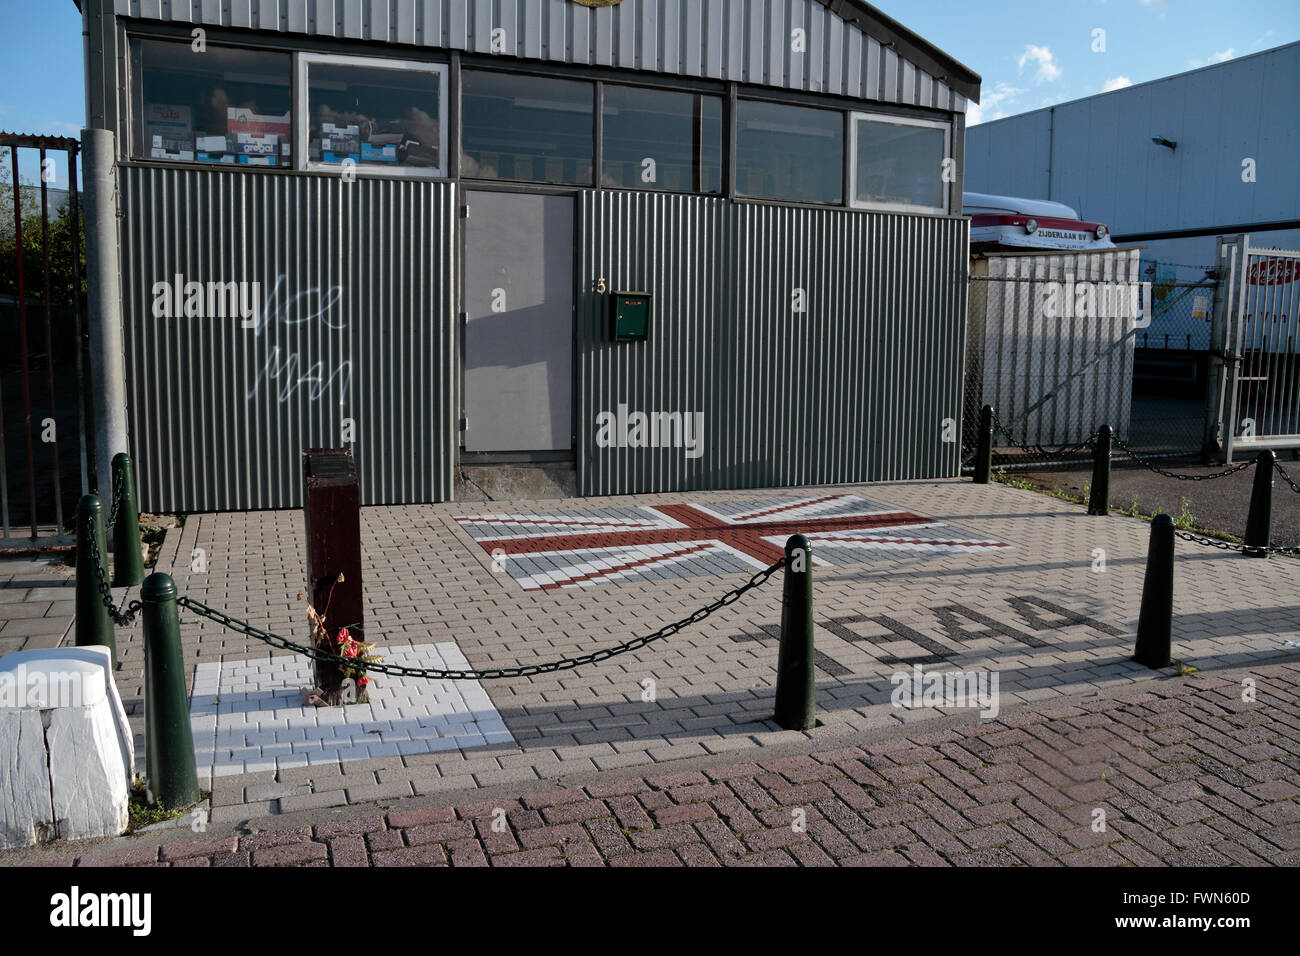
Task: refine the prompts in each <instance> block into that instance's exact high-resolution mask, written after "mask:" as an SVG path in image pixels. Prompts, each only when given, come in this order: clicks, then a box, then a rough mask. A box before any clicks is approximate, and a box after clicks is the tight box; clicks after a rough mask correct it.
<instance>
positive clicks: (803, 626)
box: [773, 534, 817, 730]
mask: <svg viewBox="0 0 1300 956" xmlns="http://www.w3.org/2000/svg"><path fill="white" fill-rule="evenodd" d="M785 556H786V560H787V561H788V563H787V564H786V566H785V590H784V591H783V592H782V597H781V646H780V649H779V651H778V652H777V663H776V711H775V714H774V715H773V719H774V720H775V721H776V722H777V723H778V724H780V725H781V726H782V727H784V728H785V729H786V730H811V729H812V728H813V727H815V726H816V725H817V717H816V708H817V680H816V675H815V674H814V673H813V658H814V649H813V593H812V546H811V545H810V544H809V543H808V539H807V538H806V537H805V536H804V535H801V534H796V535H793V536H791V538H790V539H789V540H788V541H786V543H785Z"/></svg>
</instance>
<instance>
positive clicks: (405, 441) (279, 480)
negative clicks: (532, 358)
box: [120, 166, 458, 512]
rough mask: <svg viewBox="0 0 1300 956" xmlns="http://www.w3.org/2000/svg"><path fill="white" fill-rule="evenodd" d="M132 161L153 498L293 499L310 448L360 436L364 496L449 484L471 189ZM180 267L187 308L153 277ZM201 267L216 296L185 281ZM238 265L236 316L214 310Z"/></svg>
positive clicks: (130, 317)
mask: <svg viewBox="0 0 1300 956" xmlns="http://www.w3.org/2000/svg"><path fill="white" fill-rule="evenodd" d="M120 176H121V190H122V198H123V207H124V211H125V215H124V218H123V227H122V260H123V261H122V275H123V276H124V277H127V280H126V281H125V283H124V289H123V308H124V315H125V322H124V324H125V333H126V349H127V387H128V401H129V404H130V409H129V412H130V424H131V441H132V447H133V448H134V450H135V454H136V459H137V462H138V465H137V467H138V469H139V481H140V488H141V491H140V493H141V503H142V507H144V508H145V509H147V510H151V511H162V512H174V511H210V510H218V509H252V508H285V507H297V506H298V505H300V504H301V498H302V464H301V451H302V449H303V448H310V447H340V446H343V445H345V444H346V445H350V446H351V447H352V449H353V453H354V455H355V456H356V461H357V469H358V474H359V477H360V482H361V493H362V499H363V501H364V502H365V503H367V504H382V503H399V502H420V501H435V500H446V499H449V498H450V497H451V494H452V467H453V462H454V454H455V438H456V430H455V429H456V408H457V403H456V395H457V384H456V383H457V381H458V379H457V375H458V372H457V360H456V349H455V337H454V333H455V303H456V301H457V290H456V275H457V273H456V269H455V262H456V251H455V250H456V243H457V239H456V225H457V219H456V215H455V206H456V190H455V186H453V185H452V184H449V183H433V182H420V181H407V180H375V179H365V178H362V179H358V180H356V181H355V182H351V183H349V182H345V181H344V180H343V179H341V178H340V177H338V176H248V175H239V174H237V173H232V172H225V171H219V170H210V169H152V168H144V167H130V166H124V167H121V172H120ZM177 277H179V280H178V278H177ZM178 281H179V282H180V283H182V293H183V295H182V299H181V302H180V306H181V308H180V310H179V313H180V314H176V313H177V309H176V302H175V301H174V298H173V296H168V295H159V294H158V292H159V291H160V287H158V286H156V284H157V283H160V282H161V283H165V284H166V285H168V286H171V287H173V288H174V287H175V286H176V284H177V282H178ZM190 282H196V283H202V284H203V285H202V292H201V294H199V295H197V296H194V297H192V298H189V297H186V296H185V295H184V293H185V292H186V291H190V292H193V291H195V290H194V289H189V290H186V289H185V288H184V285H183V284H184V283H190ZM231 282H233V283H241V284H242V286H240V287H239V289H238V291H239V294H241V296H243V298H241V300H240V305H241V308H240V312H239V315H237V316H233V317H232V316H231V315H229V313H230V312H231V311H232V310H231V309H230V308H229V307H228V306H227V308H226V309H225V310H224V312H225V314H217V311H218V310H217V309H216V308H214V306H215V305H216V303H217V302H218V300H219V296H213V295H212V294H210V290H211V289H212V287H211V286H209V283H231ZM254 283H256V284H257V285H256V287H254V285H253V284H254ZM173 295H174V294H173ZM245 305H247V308H244V306H245ZM156 306H157V309H155V307H156ZM245 313H248V314H249V317H248V318H247V319H245V318H244V315H245ZM349 437H350V439H351V440H350V441H349Z"/></svg>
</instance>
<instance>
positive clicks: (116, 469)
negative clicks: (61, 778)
mask: <svg viewBox="0 0 1300 956" xmlns="http://www.w3.org/2000/svg"><path fill="white" fill-rule="evenodd" d="M113 487H114V488H118V489H121V493H122V497H121V500H120V501H119V502H118V506H117V524H116V525H115V526H114V527H112V528H109V529H108V534H109V535H110V536H111V537H112V539H113V587H115V588H122V587H135V586H136V585H137V584H139V583H140V582H141V581H143V580H144V555H143V554H142V553H141V551H140V509H139V508H138V507H137V506H136V501H135V465H134V464H133V463H132V461H131V456H130V455H128V454H127V453H126V452H124V451H122V452H118V453H117V454H116V455H114V456H113Z"/></svg>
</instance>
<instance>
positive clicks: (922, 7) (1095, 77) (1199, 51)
mask: <svg viewBox="0 0 1300 956" xmlns="http://www.w3.org/2000/svg"><path fill="white" fill-rule="evenodd" d="M876 6H877V7H879V8H880V9H881V10H883V11H884V12H885V13H886V14H888V15H889V16H891V17H893V18H894V19H895V20H897V21H899V22H900V23H902V24H903V25H904V26H906V27H908V28H909V29H911V30H913V31H915V32H916V33H918V34H920V35H921V36H923V37H925V38H926V39H927V40H930V41H931V42H932V43H934V44H936V45H937V46H938V47H939V48H940V49H942V50H945V51H946V52H948V53H950V54H952V55H953V56H955V57H956V58H957V59H959V60H961V61H962V62H963V63H965V64H966V65H967V66H969V67H971V68H972V69H973V70H975V71H976V72H977V73H979V74H980V75H981V76H982V77H983V79H984V84H983V96H982V100H983V103H982V104H981V105H980V106H979V107H977V108H976V109H975V110H974V111H973V114H972V116H971V117H970V118H971V120H973V121H976V122H978V121H979V120H981V119H983V120H990V119H997V118H999V117H1002V116H1012V115H1014V114H1016V113H1023V112H1025V111H1027V110H1034V109H1039V108H1041V107H1044V106H1051V105H1053V104H1055V103H1061V102H1064V101H1066V100H1073V99H1078V98H1080V97H1083V96H1091V95H1092V94H1094V93H1100V92H1102V91H1103V90H1105V89H1114V88H1118V87H1121V86H1125V85H1128V84H1129V83H1142V82H1144V81H1146V80H1153V79H1156V78H1158V77H1162V76H1170V75H1172V74H1174V73H1182V72H1184V71H1186V70H1190V69H1193V68H1195V67H1198V66H1205V65H1207V64H1209V63H1214V62H1217V61H1220V60H1225V59H1230V58H1233V57H1240V56H1246V55H1249V54H1251V53H1258V52H1259V51H1260V50H1265V49H1268V48H1269V47H1275V46H1281V45H1282V44H1284V43H1291V42H1294V41H1296V40H1300V0H1069V2H1066V0H977V2H975V3H971V2H969V0H877V2H876ZM0 7H2V8H3V11H4V17H5V26H6V31H7V36H6V37H5V55H4V57H3V59H0V129H7V130H13V131H20V132H24V133H47V134H52V135H58V136H76V135H78V134H79V132H80V129H81V125H82V122H83V120H84V117H85V92H84V85H83V78H82V49H81V17H80V15H79V14H78V13H77V9H76V7H75V6H74V5H73V3H72V0H0ZM1099 29H1100V30H1104V31H1105V52H1094V51H1093V46H1094V44H1095V40H1094V31H1095V30H1099ZM24 172H26V171H25V170H24ZM60 185H62V183H60Z"/></svg>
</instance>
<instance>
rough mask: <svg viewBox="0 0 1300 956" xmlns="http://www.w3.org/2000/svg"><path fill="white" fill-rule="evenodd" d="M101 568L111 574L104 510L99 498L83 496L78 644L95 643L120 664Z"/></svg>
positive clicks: (79, 516)
mask: <svg viewBox="0 0 1300 956" xmlns="http://www.w3.org/2000/svg"><path fill="white" fill-rule="evenodd" d="M96 558H98V564H99V567H100V568H102V569H104V574H105V576H107V574H108V553H107V551H106V549H105V547H104V507H103V505H101V504H100V502H99V496H98V495H82V496H81V500H80V501H79V502H77V590H76V595H77V597H76V609H77V621H76V643H77V646H78V647H87V646H91V645H95V644H100V645H103V646H104V647H107V648H108V649H109V650H110V651H111V652H112V654H113V664H114V665H116V664H117V641H116V640H115V639H114V636H113V620H112V618H110V617H109V616H108V608H107V607H105V605H104V595H103V592H102V591H100V589H99V585H100V578H99V575H98V574H97V573H96V571H95V562H96Z"/></svg>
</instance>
